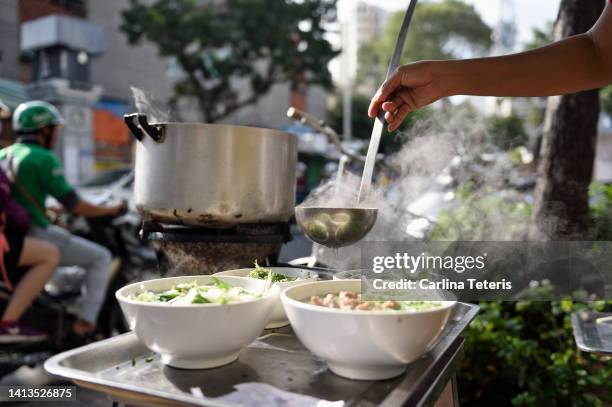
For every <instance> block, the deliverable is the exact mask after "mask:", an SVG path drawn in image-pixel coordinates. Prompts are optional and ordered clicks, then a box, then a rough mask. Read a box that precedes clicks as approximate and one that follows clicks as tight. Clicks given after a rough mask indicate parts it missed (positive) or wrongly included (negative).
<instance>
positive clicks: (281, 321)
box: [214, 267, 319, 329]
mask: <svg viewBox="0 0 612 407" xmlns="http://www.w3.org/2000/svg"><path fill="white" fill-rule="evenodd" d="M266 268H267V269H269V270H272V271H273V272H274V273H278V274H282V275H284V276H287V277H292V278H296V277H297V278H299V279H300V280H295V281H286V282H284V283H275V284H276V285H278V286H279V287H280V289H281V291H284V290H285V289H287V288H289V287H293V286H296V285H298V284H303V283H305V282H310V281H317V280H318V278H319V276H318V274H317V273H315V272H314V271H312V270H306V269H300V268H294V267H266ZM251 271H253V269H236V270H227V271H220V272H218V273H215V274H214V275H215V276H217V277H219V276H239V277H246V276H248V275H249V273H250V272H251ZM260 281H263V280H260ZM285 325H289V320H288V319H287V314H285V309H284V308H283V303H282V302H281V300H280V296H278V297H277V299H276V303H275V304H274V309H273V310H272V313H271V314H270V321H268V325H266V329H272V328H280V327H282V326H285Z"/></svg>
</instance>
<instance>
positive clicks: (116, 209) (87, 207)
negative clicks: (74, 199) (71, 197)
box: [72, 200, 125, 218]
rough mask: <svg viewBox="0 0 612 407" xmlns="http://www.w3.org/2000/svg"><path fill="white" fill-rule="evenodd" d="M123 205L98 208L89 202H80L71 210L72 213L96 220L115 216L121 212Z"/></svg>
mask: <svg viewBox="0 0 612 407" xmlns="http://www.w3.org/2000/svg"><path fill="white" fill-rule="evenodd" d="M124 208H125V206H124V204H120V205H115V206H108V207H105V206H98V205H92V204H90V203H89V202H85V201H81V200H79V202H78V203H77V205H76V206H75V207H74V208H73V209H72V213H74V214H77V215H81V216H85V217H86V218H96V217H101V216H115V215H118V214H119V213H121V212H123V210H124Z"/></svg>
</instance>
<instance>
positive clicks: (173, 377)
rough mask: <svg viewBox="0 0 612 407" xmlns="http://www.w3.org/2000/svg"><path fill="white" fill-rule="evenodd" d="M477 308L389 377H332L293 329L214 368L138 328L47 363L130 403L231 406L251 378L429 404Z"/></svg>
mask: <svg viewBox="0 0 612 407" xmlns="http://www.w3.org/2000/svg"><path fill="white" fill-rule="evenodd" d="M478 309H479V308H478V306H476V305H472V304H465V303H459V304H457V307H455V312H454V315H453V318H452V320H451V321H450V322H449V325H448V326H447V328H446V329H445V331H444V333H443V335H442V337H441V338H440V340H439V341H438V343H437V344H436V346H435V347H434V348H433V349H432V350H431V351H430V352H429V353H428V354H427V355H425V356H424V357H422V358H421V359H419V360H418V361H416V362H413V363H412V364H411V365H410V366H409V367H408V370H407V371H406V373H405V374H404V375H402V376H400V377H398V378H395V379H391V380H385V381H372V382H368V381H366V382H364V381H353V380H348V379H344V378H341V377H339V376H336V375H334V374H333V373H331V372H330V371H329V370H328V369H327V366H326V364H325V362H324V361H323V360H321V359H319V358H318V357H316V356H315V355H313V354H312V353H310V352H309V351H308V350H307V349H305V348H304V347H303V345H302V344H301V342H300V341H299V340H298V339H297V338H296V337H295V336H294V335H293V332H292V330H291V328H290V327H285V328H281V329H278V330H270V331H264V332H263V334H262V336H261V337H260V338H258V339H257V340H256V341H255V342H253V343H252V344H251V345H249V346H248V347H247V348H246V349H243V350H242V352H241V353H240V357H239V359H238V360H237V361H236V362H234V363H231V364H229V365H227V366H222V367H219V368H215V369H208V370H180V369H175V368H172V367H167V366H164V365H163V364H162V363H161V361H160V358H159V356H158V355H156V354H155V353H153V352H151V351H150V350H148V349H147V348H146V347H145V346H144V345H142V344H141V343H140V342H139V341H138V339H137V337H136V335H135V334H133V333H127V334H124V335H120V336H116V337H113V338H110V339H106V340H104V341H100V342H96V343H93V344H91V345H87V346H83V347H81V348H77V349H73V350H70V351H67V352H64V353H61V354H58V355H56V356H54V357H52V358H50V359H49V360H47V362H46V363H45V369H46V370H47V371H48V372H49V373H51V374H53V375H56V376H60V377H63V378H65V379H68V380H71V381H73V382H74V383H76V384H78V385H80V386H83V387H87V388H90V389H93V390H97V391H100V392H104V393H107V394H109V395H110V396H111V398H113V399H114V400H117V401H121V402H124V403H127V404H130V405H142V406H151V405H177V404H178V405H183V404H187V405H199V406H227V405H231V404H228V403H226V402H220V401H218V400H212V399H214V398H217V397H220V396H224V395H227V394H230V393H232V392H234V390H235V389H234V386H235V385H238V384H241V383H252V382H258V383H267V384H269V385H272V386H274V387H275V388H277V389H281V390H283V391H288V392H292V393H297V394H300V395H307V396H311V397H315V398H319V399H323V400H331V401H337V400H344V401H345V404H344V405H345V406H351V405H353V406H357V405H358V406H373V405H383V406H400V405H406V404H408V405H414V406H416V405H431V404H433V402H435V400H437V398H438V396H439V394H440V392H441V391H442V390H443V388H444V386H445V385H446V384H447V382H448V381H449V380H450V379H451V378H452V376H453V374H454V372H455V370H456V367H457V364H458V363H459V361H460V360H461V357H462V355H463V338H462V335H461V334H462V333H463V331H464V330H465V329H466V328H467V326H468V325H469V323H470V322H471V321H472V320H473V319H474V317H475V316H476V314H477V313H478ZM202 394H203V395H204V396H205V398H202Z"/></svg>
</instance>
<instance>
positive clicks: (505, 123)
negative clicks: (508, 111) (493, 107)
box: [486, 114, 528, 151]
mask: <svg viewBox="0 0 612 407" xmlns="http://www.w3.org/2000/svg"><path fill="white" fill-rule="evenodd" d="M486 124H487V130H488V133H489V139H490V141H491V144H493V145H494V146H496V147H497V148H499V149H501V150H505V151H507V150H511V149H513V148H515V147H518V146H523V145H525V143H527V139H528V137H527V132H526V131H525V126H523V119H522V118H520V117H518V116H517V115H515V114H512V115H510V116H507V117H504V116H491V117H488V118H487V120H486Z"/></svg>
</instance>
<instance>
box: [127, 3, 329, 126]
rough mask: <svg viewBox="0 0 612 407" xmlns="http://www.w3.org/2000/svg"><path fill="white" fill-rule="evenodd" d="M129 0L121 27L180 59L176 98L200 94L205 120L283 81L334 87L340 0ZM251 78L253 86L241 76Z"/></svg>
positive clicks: (246, 102) (252, 100)
mask: <svg viewBox="0 0 612 407" xmlns="http://www.w3.org/2000/svg"><path fill="white" fill-rule="evenodd" d="M149 4H150V3H149V2H147V3H145V2H141V1H140V0H130V7H129V8H128V9H126V10H124V11H123V13H122V17H123V21H122V24H121V27H120V28H121V30H122V31H123V32H124V33H125V34H126V36H127V39H128V42H129V43H130V44H137V43H139V42H141V41H144V40H146V41H149V42H151V43H153V44H155V45H156V46H157V48H158V50H159V54H160V55H161V56H164V57H171V58H174V59H175V60H176V61H177V63H178V65H179V66H180V67H181V68H182V70H183V72H184V78H183V79H181V80H179V81H178V82H177V83H176V85H175V87H174V96H173V99H174V100H175V101H176V100H177V99H178V98H181V97H184V96H187V97H193V98H195V100H197V103H198V105H199V108H200V110H201V113H202V118H203V119H204V121H205V122H209V123H210V122H216V121H218V120H220V119H222V118H224V117H226V116H228V115H230V114H231V113H233V112H235V111H237V110H239V109H240V108H242V107H244V106H247V105H250V104H253V103H255V102H257V100H258V99H259V98H260V97H262V96H263V95H265V94H266V93H268V91H269V90H270V89H271V87H272V86H273V85H274V84H277V83H283V82H289V83H290V84H291V87H292V89H293V90H297V91H300V90H301V89H304V88H305V87H306V86H308V85H322V86H323V87H325V88H331V86H332V80H331V74H330V72H329V70H328V68H327V66H328V63H329V61H330V60H331V59H332V58H334V57H335V56H336V55H337V51H335V50H334V49H333V47H332V45H331V44H330V43H329V42H328V41H327V40H326V39H325V34H326V32H327V30H326V28H325V27H326V24H327V23H330V22H333V21H335V19H336V0H301V1H299V2H298V1H296V0H278V1H266V0H227V1H226V2H225V3H224V4H223V5H222V6H213V5H207V6H205V5H202V2H199V1H196V0H157V1H155V2H154V3H153V4H151V5H149ZM236 78H241V79H245V80H246V82H247V84H248V85H247V87H248V89H247V91H244V89H243V88H242V89H240V90H242V91H239V89H238V86H240V85H238V84H236V81H235V79H236Z"/></svg>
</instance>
